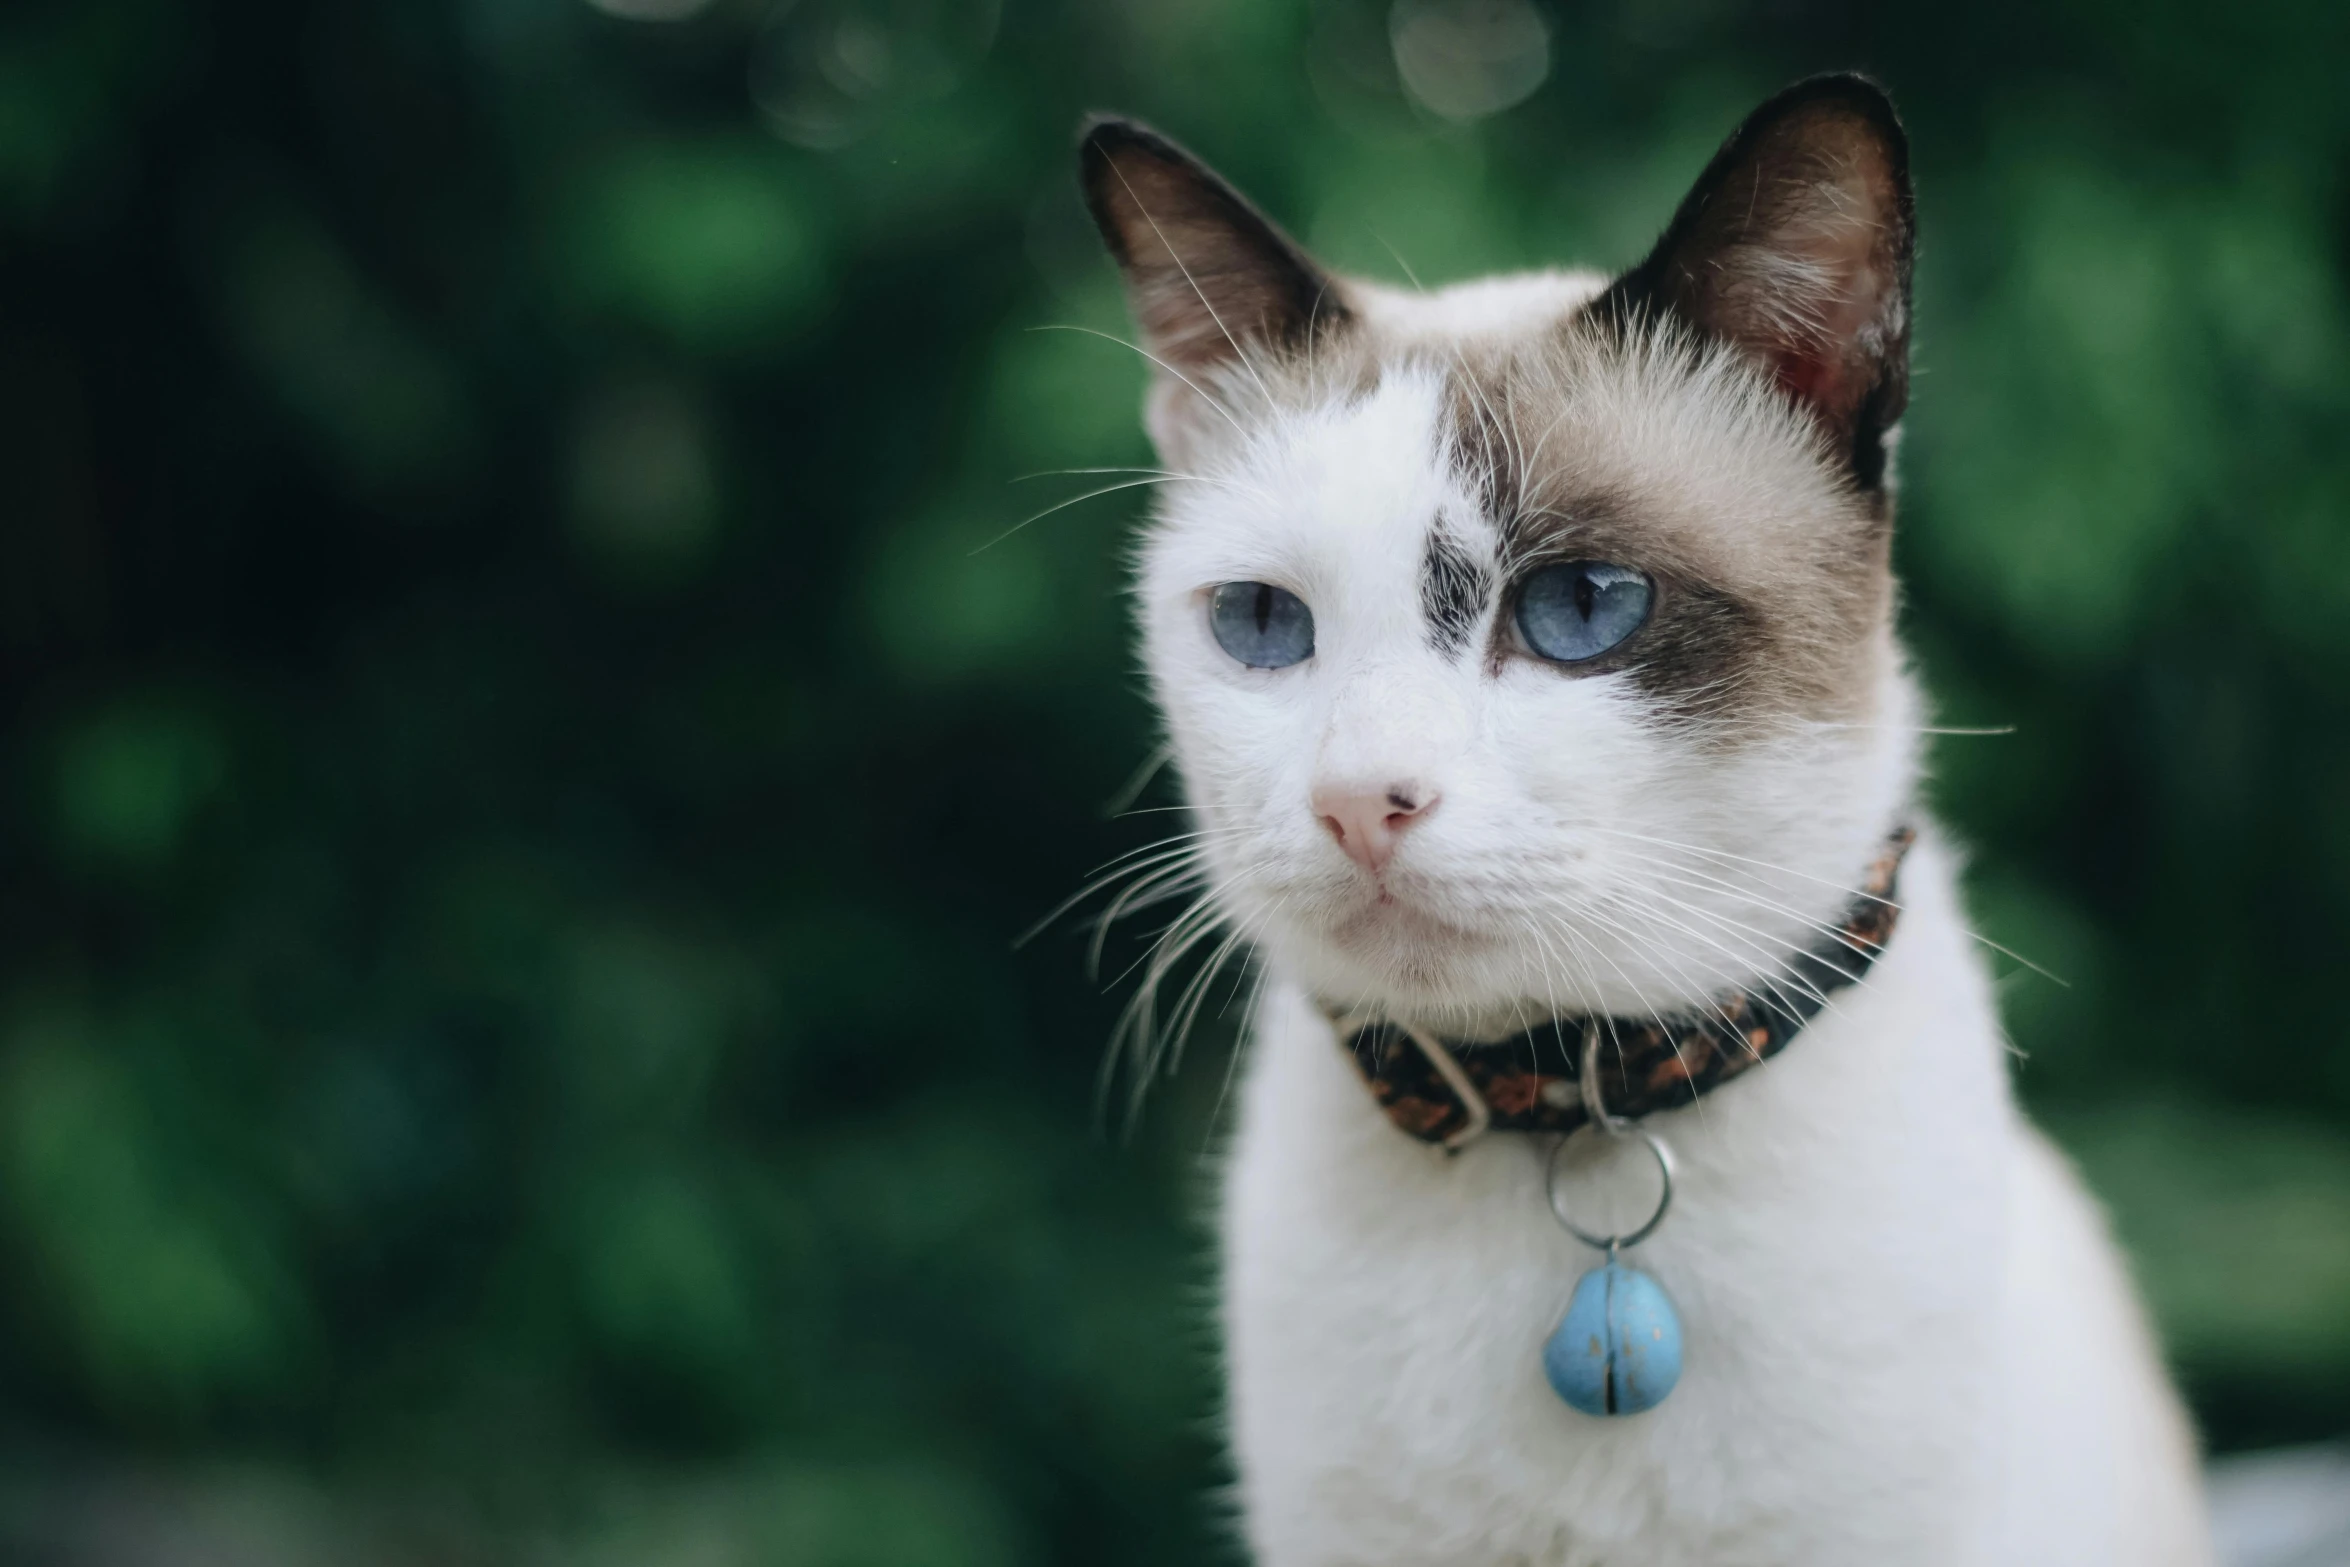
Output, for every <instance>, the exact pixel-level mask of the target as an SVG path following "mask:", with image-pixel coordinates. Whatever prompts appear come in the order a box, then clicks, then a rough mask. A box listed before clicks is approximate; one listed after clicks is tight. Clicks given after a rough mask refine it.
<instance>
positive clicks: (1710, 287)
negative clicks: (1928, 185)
mask: <svg viewBox="0 0 2350 1567" xmlns="http://www.w3.org/2000/svg"><path fill="white" fill-rule="evenodd" d="M1915 240H1916V215H1915V205H1914V202H1913V200H1912V198H1911V194H1910V184H1909V139H1908V137H1907V136H1906V135H1905V134H1904V133H1903V131H1902V128H1901V121H1900V119H1899V118H1898V117H1897V116H1896V115H1895V114H1894V112H1893V104H1892V101H1891V100H1890V99H1888V98H1887V97H1886V96H1885V93H1884V91H1883V90H1882V89H1881V88H1879V87H1878V86H1877V85H1876V84H1875V83H1874V82H1871V81H1869V80H1868V79H1867V78H1865V77H1860V76H1850V75H1840V76H1817V77H1813V78H1812V79H1811V80H1809V81H1804V82H1798V83H1796V84H1795V85H1794V86H1793V87H1790V88H1788V89H1787V90H1786V91H1784V92H1782V93H1780V94H1779V95H1778V96H1777V97H1775V98H1773V99H1771V100H1770V101H1769V102H1768V103H1766V104H1764V105H1763V106H1762V107H1761V108H1759V109H1757V110H1756V111H1755V112H1754V113H1753V114H1752V115H1750V116H1748V117H1747V120H1746V123H1745V124H1744V125H1741V126H1740V127H1739V128H1738V130H1737V131H1736V132H1735V133H1734V134H1732V136H1731V137H1730V139H1729V140H1728V141H1727V142H1724V143H1723V144H1722V149H1721V151H1720V152H1718V153H1716V154H1715V155H1714V159H1713V162H1712V163H1710V164H1708V165H1707V166H1706V170H1705V173H1704V174H1702V175H1700V176H1699V177H1698V181H1697V185H1696V187H1695V188H1694V189H1692V190H1691V191H1690V193H1689V195H1688V197H1687V199H1685V200H1684V201H1683V202H1682V203H1681V207H1680V210H1679V211H1678V212H1676V213H1675V214H1674V215H1673V221H1672V225H1671V226H1670V227H1669V228H1667V229H1666V230H1665V235H1664V238H1663V239H1661V240H1659V241H1658V242H1657V246H1656V249H1655V250H1654V251H1653V252H1652V253H1651V254H1650V255H1649V257H1648V259H1647V260H1646V261H1643V262H1642V263H1641V264H1640V265H1639V266H1638V267H1636V268H1634V269H1633V270H1632V271H1631V272H1629V273H1627V274H1626V275H1625V276H1624V277H1622V278H1620V279H1619V280H1618V281H1617V282H1616V284H1615V285H1614V287H1613V288H1612V289H1610V290H1609V293H1608V295H1607V296H1606V299H1605V300H1604V301H1603V304H1605V305H1608V306H1612V307H1614V308H1615V309H1617V310H1618V311H1619V312H1622V313H1626V314H1629V313H1632V312H1638V313H1642V314H1647V315H1650V316H1654V315H1657V314H1664V313H1669V314H1671V315H1674V316H1678V317H1679V318H1680V319H1681V320H1683V321H1685V322H1687V323H1688V324H1689V325H1691V326H1694V327H1696V328H1697V329H1699V330H1700V331H1701V332H1704V333H1707V334H1709V335H1711V336H1714V337H1717V338H1721V339H1724V340H1726V341H1728V342H1730V343H1731V344H1733V345H1735V346H1736V347H1738V348H1741V349H1743V350H1745V351H1746V352H1747V353H1748V354H1750V355H1752V356H1753V357H1754V358H1755V359H1757V360H1759V361H1760V362H1761V364H1762V365H1763V367H1764V368H1766V369H1767V370H1768V371H1769V372H1770V373H1771V375H1772V376H1773V377H1774V378H1775V379H1776V380H1777V381H1778V383H1779V385H1780V386H1781V387H1782V388H1784V389H1785V390H1786V392H1787V393H1788V395H1789V396H1791V397H1793V398H1794V399H1795V400H1796V401H1797V402H1798V403H1799V404H1801V405H1802V406H1803V407H1805V408H1806V409H1807V410H1808V411H1810V412H1811V413H1812V415H1813V416H1814V417H1815V418H1817V419H1818V420H1819V422H1820V423H1821V425H1822V426H1824V427H1825V428H1826V430H1827V432H1828V434H1829V436H1830V438H1831V440H1832V441H1833V442H1834V443H1835V446H1836V449H1837V450H1838V452H1840V453H1844V454H1848V456H1849V461H1850V464H1851V468H1852V475H1853V478H1854V479H1855V480H1856V481H1857V482H1858V483H1860V484H1861V485H1862V486H1863V487H1864V488H1874V487H1876V486H1878V485H1880V484H1881V483H1882V482H1883V480H1884V473H1885V436H1886V432H1887V431H1889V430H1890V429H1891V428H1892V427H1893V424H1894V423H1895V421H1897V420H1898V419H1899V418H1900V417H1901V412H1902V409H1903V408H1904V407H1906V406H1907V405H1908V402H1909V277H1910V256H1911V252H1912V250H1913V248H1914V245H1915Z"/></svg>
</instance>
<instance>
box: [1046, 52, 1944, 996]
mask: <svg viewBox="0 0 2350 1567" xmlns="http://www.w3.org/2000/svg"><path fill="white" fill-rule="evenodd" d="M1081 166H1082V177H1083V182H1084V188H1085V194H1086V197H1087V200H1088V202H1089V204H1090V206H1091V208H1092V211H1093V214H1094V217H1095V219H1096V221H1097V222H1098V223H1099V225H1100V227H1101V230H1102V233H1103V235H1104V237H1105V238H1106V239H1107V241H1108V243H1109V246H1110V249H1111V251H1112V253H1113V255H1114V256H1115V257H1116V259H1117V261H1118V263H1119V265H1120V267H1121V268H1122V269H1123V272H1124V274H1125V279H1126V284H1127V288H1128V293H1129V297H1130V299H1131V302H1132V304H1133V307H1134V311H1135V314H1136V316H1137V318H1138V320H1139V321H1140V323H1141V327H1142V332H1143V338H1144V346H1145V347H1146V348H1147V349H1148V351H1149V353H1150V355H1151V356H1152V359H1153V361H1154V363H1155V365H1156V370H1155V373H1154V377H1153V381H1152V385H1151V389H1150V392H1149V397H1148V402H1147V406H1146V414H1145V422H1146V423H1147V425H1148V427H1149V430H1150V433H1151V436H1152V439H1153V441H1154V442H1155V443H1156V445H1157V447H1158V449H1159V453H1160V456H1161V459H1162V461H1163V462H1164V463H1165V465H1166V467H1167V469H1168V470H1170V471H1171V472H1172V473H1173V474H1175V475H1177V477H1175V478H1173V479H1171V480H1170V481H1169V482H1167V483H1166V484H1164V485H1162V486H1161V487H1160V494H1161V500H1160V502H1159V505H1158V509H1157V513H1156V516H1155V518H1154V520H1153V522H1152V524H1151V526H1150V529H1149V532H1148V535H1147V538H1146V541H1145V543H1144V547H1143V550H1142V554H1141V564H1140V571H1139V582H1138V587H1137V596H1138V610H1139V617H1140V621H1141V626H1142V631H1143V643H1144V648H1145V652H1146V657H1147V661H1148V667H1149V671H1150V675H1151V679H1152V683H1153V687H1154V689H1155V692H1156V695H1157V698H1158V701H1159V704H1160V706H1161V708H1162V710H1163V712H1164V715H1165V719H1166V724H1167V729H1168V734H1169V737H1170V740H1171V743H1172V745H1173V747H1174V753H1175V757H1176V760H1177V763H1178V765H1179V767H1180V770H1181V774H1182V780H1183V785H1184V788H1185V791H1186V795H1187V798H1188V801H1189V803H1190V805H1191V807H1192V809H1193V811H1194V813H1195V815H1196V817H1197V820H1196V822H1195V823H1194V826H1195V827H1196V828H1197V830H1198V833H1199V836H1198V837H1197V838H1196V839H1195V840H1194V842H1195V843H1196V845H1197V847H1198V849H1199V851H1200V855H1201V863H1202V865H1203V867H1204V871H1205V874H1206V878H1207V880H1208V883H1209V885H1210V886H1211V887H1212V889H1213V894H1214V897H1215V900H1216V904H1217V906H1218V907H1219V908H1220V909H1221V911H1222V912H1223V914H1224V915H1225V916H1226V917H1227V918H1228V919H1229V920H1230V921H1232V922H1233V924H1234V925H1235V927H1236V928H1238V929H1240V930H1242V931H1243V932H1245V934H1246V937H1247V939H1248V940H1250V941H1252V942H1253V943H1255V944H1256V945H1257V946H1258V947H1259V948H1260V949H1262V950H1263V951H1265V952H1267V953H1269V954H1270V955H1271V956H1272V957H1273V958H1274V960H1275V961H1276V963H1277V964H1278V965H1279V966H1280V967H1281V968H1283V969H1284V970H1285V971H1287V972H1289V973H1291V974H1293V975H1295V976H1296V977H1298V978H1299V979H1301V980H1302V981H1304V982H1305V983H1306V984H1308V985H1310V986H1311V987H1313V988H1314V989H1315V990H1316V991H1317V993H1319V994H1320V995H1322V996H1323V997H1324V998H1325V999H1327V1000H1329V1001H1331V1002H1333V1003H1337V1004H1343V1005H1376V1006H1384V1007H1386V1008H1388V1009H1391V1010H1393V1011H1395V1012H1398V1013H1400V1014H1402V1015H1406V1016H1417V1017H1420V1018H1424V1019H1427V1020H1429V1021H1432V1022H1435V1021H1451V1022H1455V1023H1466V1024H1472V1025H1473V1024H1477V1023H1481V1022H1495V1021H1500V1020H1506V1019H1509V1018H1512V1017H1519V1016H1523V1014H1525V1013H1526V1012H1527V1011H1529V1010H1543V1009H1549V1010H1558V1011H1571V1010H1577V1009H1581V1008H1604V1009H1606V1010H1609V1011H1615V1012H1631V1013H1639V1012H1643V1011H1647V1010H1651V1009H1662V1008H1664V1007H1668V1006H1673V1005H1679V1004H1686V1003H1690V1002H1695V1001H1698V1000H1700V999H1702V998H1703V997H1705V996H1707V995H1709V994H1712V993H1714V992H1717V991H1719V990H1721V989H1723V988H1725V987H1727V986H1731V985H1738V984H1746V983H1750V982H1752V981H1754V980H1756V979H1758V978H1762V977H1765V976H1767V975H1769V974H1771V973H1772V972H1774V971H1775V970H1776V969H1777V968H1778V965H1779V964H1780V963H1781V962H1782V961H1783V960H1784V958H1785V957H1786V956H1787V955H1788V954H1789V952H1790V951H1791V950H1792V949H1793V948H1795V947H1798V946H1802V945H1804V944H1806V943H1808V942H1810V941H1811V940H1812V939H1813V933H1814V929H1815V927H1816V926H1817V925H1818V924H1819V922H1822V921H1832V920H1833V919H1834V918H1835V917H1836V915H1837V914H1838V913H1839V912H1840V910H1841V909H1842V907H1843V905H1844V904H1845V902H1846V901H1847V899H1848V896H1849V894H1848V893H1847V892H1846V891H1845V890H1844V889H1847V888H1849V887H1850V886H1851V884H1852V883H1853V881H1854V880H1855V878H1856V877H1857V876H1858V875H1859V873H1860V870H1861V868H1862V867H1863V866H1864V865H1865V864H1866V863H1867V862H1868V861H1869V860H1870V859H1871V857H1872V856H1873V854H1874V851H1875V849H1876V846H1877V845H1878V843H1879V842H1880V841H1881V840H1882V838H1883V836H1884V834H1885V833H1886V831H1887V830H1888V828H1889V827H1890V826H1891V825H1892V824H1893V821H1894V818H1895V816H1896V814H1897V813H1898V812H1899V811H1900V810H1901V809H1902V808H1903V806H1904V803H1905V800H1906V794H1907V791H1908V788H1909V786H1910V777H1911V770H1912V758H1911V746H1912V739H1911V736H1912V735H1913V733H1914V725H1913V722H1912V715H1911V712H1910V703H1911V698H1910V696H1909V695H1908V689H1909V688H1908V686H1907V684H1906V681H1905V679H1904V677H1903V674H1902V671H1901V668H1900V660H1899V657H1898V654H1897V652H1896V649H1895V646H1894V643H1893V639H1892V631H1891V616H1892V605H1893V596H1894V592H1893V583H1892V578H1891V575H1890V572H1889V567H1888V558H1887V557H1888V546H1889V542H1890V539H1889V535H1890V530H1891V505H1890V494H1889V489H1888V481H1889V475H1888V472H1887V456H1888V453H1889V449H1890V446H1891V443H1892V439H1893V436H1894V424H1895V421H1896V420H1897V419H1898V418H1899V417H1900V415H1901V412H1902V408H1903V405H1904V403H1905V401H1906V398H1907V390H1908V344H1909V292H1910V290H1909V277H1910V253H1911V235H1912V217H1911V200H1910V187H1909V171H1908V154H1907V148H1906V144H1905V141H1904V138H1903V135H1902V131H1901V127H1900V123H1899V121H1898V120H1897V119H1896V118H1895V116H1894V114H1893V110H1892V107H1891V105H1890V104H1889V103H1888V102H1887V101H1886V99H1885V97H1884V95H1883V94H1882V93H1881V92H1879V91H1878V89H1876V88H1875V87H1874V86H1872V85H1870V84H1869V83H1867V82H1865V81H1862V80H1860V79H1858V78H1855V77H1828V78H1820V79H1816V80H1813V81H1809V82H1805V83H1802V84H1800V85H1798V86H1796V87H1793V88H1790V89H1789V90H1787V91H1786V92H1784V93H1781V94H1780V95H1779V96H1778V97H1776V98H1774V99H1772V100H1771V101H1770V102H1769V103H1767V104H1765V105H1764V106H1763V107H1762V108H1761V109H1759V110H1757V111H1756V113H1755V114H1754V115H1753V116H1752V117H1751V118H1750V119H1749V120H1748V121H1747V122H1746V123H1745V125H1743V126H1742V127H1740V128H1739V130H1738V131H1737V132H1736V134H1734V135H1733V136H1732V137H1731V138H1730V139H1729V141H1728V142H1726V143H1725V144H1724V145H1723V147H1722V150H1721V151H1720V153H1719V154H1717V155H1716V156H1715V158H1714V160H1713V162H1712V163H1711V164H1710V165H1708V167H1707V168H1706V169H1705V171H1704V173H1703V174H1702V175H1701V176H1700V178H1699V180H1698V182H1697V185H1696V187H1695V188H1694V189H1693V190H1692V191H1691V192H1690V194H1689V196H1688V198H1687V199H1686V200H1685V201H1684V202H1683V203H1682V205H1681V207H1680V209H1679V211H1678V213H1677V214H1676V215H1675V217H1674V218H1673V221H1672V224H1671V226H1670V227H1669V228H1668V229H1667V230H1666V232H1665V235H1664V237H1663V238H1662V239H1661V240H1660V241H1659V242H1658V244H1657V246H1656V249H1655V251H1654V253H1652V254H1651V255H1650V256H1649V257H1648V259H1647V260H1645V261H1643V262H1642V263H1641V264H1640V265H1639V266H1637V267H1635V268H1634V269H1633V270H1632V271H1630V272H1628V273H1626V274H1624V275H1623V276H1621V277H1618V278H1616V279H1614V280H1613V281H1610V280H1608V279H1606V278H1603V277H1599V276H1595V275H1583V274H1573V273H1543V274H1536V275H1528V276H1515V277H1501V278H1493V279H1488V280H1485V281H1481V282H1473V283H1467V284H1462V285H1459V286H1456V287H1452V288H1447V289H1443V290H1440V291H1436V292H1430V293H1420V292H1417V291H1405V290H1401V289H1395V288H1389V287H1383V286H1376V285H1372V284H1369V283H1365V282H1360V281H1356V280H1353V279H1349V278H1343V277H1339V276H1336V275H1334V274H1332V273H1330V272H1328V271H1326V270H1324V269H1323V268H1322V267H1321V266H1319V265H1318V264H1317V263H1316V262H1315V261H1314V260H1313V259H1311V258H1310V257H1308V256H1307V255H1306V254H1305V253H1304V252H1303V251H1302V250H1301V249H1299V248H1298V246H1297V245H1295V244H1294V243H1293V242H1292V241H1290V240H1289V239H1288V238H1287V237H1286V236H1285V235H1283V234H1282V233H1281V232H1280V230H1279V229H1277V228H1276V227H1275V226H1274V225H1273V224H1272V223H1270V222H1269V221H1267V220H1266V219H1265V218H1264V217H1263V216H1261V215H1260V214H1259V213H1258V212H1257V211H1256V210H1255V209H1254V208H1253V207H1251V206H1250V205H1249V204H1248V203H1247V202H1246V201H1245V200H1244V199H1243V198H1241V197H1240V196H1239V195H1238V194H1237V193H1235V192H1234V191H1233V190H1232V189H1231V188H1230V187H1229V186H1228V185H1226V184H1225V183H1224V182H1223V181H1222V180H1220V179H1219V178H1217V177H1216V176H1215V175H1214V174H1213V173H1211V172H1210V171H1209V170H1207V169H1206V168H1205V167H1204V166H1202V165H1201V164H1200V163H1199V162H1198V161H1197V160H1195V159H1194V158H1192V157H1191V156H1190V155H1189V154H1187V153H1185V152H1184V151H1182V150H1181V149H1180V148H1178V147H1176V146H1175V145H1174V144H1172V143H1170V142H1168V141H1167V140H1165V139H1164V138H1162V137H1160V136H1158V135H1156V134H1155V133H1153V132H1151V131H1148V130H1146V129H1143V128H1142V127H1140V126H1137V125H1134V124H1132V123H1130V122H1126V121H1119V120H1105V121H1101V122H1098V123H1096V124H1095V125H1093V126H1092V127H1091V128H1090V130H1089V131H1088V133H1087V135H1086V138H1085V141H1084V146H1083V151H1082V156H1081Z"/></svg>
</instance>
